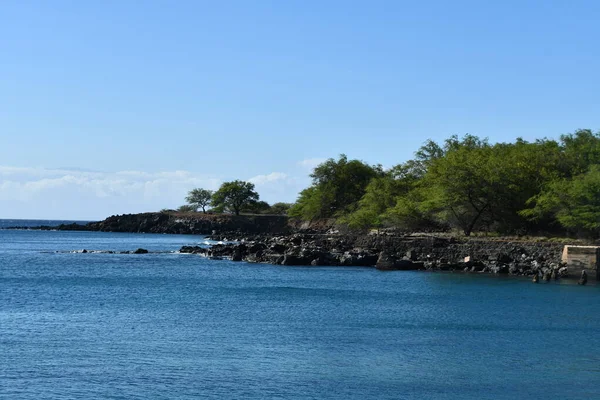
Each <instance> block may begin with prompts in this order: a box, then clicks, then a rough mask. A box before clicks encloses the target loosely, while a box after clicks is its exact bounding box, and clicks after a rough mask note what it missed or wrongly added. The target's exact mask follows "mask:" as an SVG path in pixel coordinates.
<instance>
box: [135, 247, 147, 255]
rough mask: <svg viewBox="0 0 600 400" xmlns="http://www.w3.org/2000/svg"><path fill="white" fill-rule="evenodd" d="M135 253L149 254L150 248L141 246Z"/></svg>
mask: <svg viewBox="0 0 600 400" xmlns="http://www.w3.org/2000/svg"><path fill="white" fill-rule="evenodd" d="M133 254H148V250H146V249H142V248H140V249H137V250H136V251H134V252H133Z"/></svg>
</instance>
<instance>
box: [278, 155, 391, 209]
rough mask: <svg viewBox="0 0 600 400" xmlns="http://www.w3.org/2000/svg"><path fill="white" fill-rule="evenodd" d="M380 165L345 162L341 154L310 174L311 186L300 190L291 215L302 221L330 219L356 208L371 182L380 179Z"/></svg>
mask: <svg viewBox="0 0 600 400" xmlns="http://www.w3.org/2000/svg"><path fill="white" fill-rule="evenodd" d="M382 174H383V170H382V168H381V166H371V165H368V164H366V163H364V162H362V161H359V160H348V158H347V157H346V155H344V154H342V155H340V157H339V158H338V159H337V160H334V159H333V158H330V159H329V160H327V161H325V162H324V163H322V164H320V165H318V166H317V167H316V168H315V169H314V170H313V172H312V174H311V175H310V177H311V178H312V185H311V186H310V187H308V188H307V189H305V190H303V191H302V192H301V193H300V196H299V197H298V201H297V202H296V204H295V205H294V206H293V207H292V208H291V209H290V212H289V214H290V215H291V216H294V217H297V218H302V219H307V220H310V219H314V218H331V217H337V216H341V215H344V214H346V213H348V212H351V211H353V210H354V209H356V207H357V204H358V201H359V200H360V199H361V198H362V196H363V195H364V194H365V191H366V188H367V186H368V185H369V183H370V182H371V179H373V178H375V177H377V176H381V175H382Z"/></svg>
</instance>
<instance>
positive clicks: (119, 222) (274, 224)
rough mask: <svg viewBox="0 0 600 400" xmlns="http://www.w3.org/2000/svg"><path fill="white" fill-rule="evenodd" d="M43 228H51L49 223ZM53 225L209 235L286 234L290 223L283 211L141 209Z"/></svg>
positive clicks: (133, 231)
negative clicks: (233, 212) (244, 212)
mask: <svg viewBox="0 0 600 400" xmlns="http://www.w3.org/2000/svg"><path fill="white" fill-rule="evenodd" d="M40 228H41V229H44V228H49V229H50V227H40ZM51 229H58V230H78V231H82V230H83V231H102V232H132V233H176V234H197V235H210V234H214V233H215V232H218V233H229V234H260V233H273V234H284V233H288V232H289V230H290V227H289V226H288V218H287V217H286V216H280V215H229V214H200V213H194V214H182V213H142V214H124V215H113V216H111V217H108V218H106V219H105V220H103V221H99V222H91V223H89V224H87V225H78V224H69V225H60V226H58V227H52V228H51Z"/></svg>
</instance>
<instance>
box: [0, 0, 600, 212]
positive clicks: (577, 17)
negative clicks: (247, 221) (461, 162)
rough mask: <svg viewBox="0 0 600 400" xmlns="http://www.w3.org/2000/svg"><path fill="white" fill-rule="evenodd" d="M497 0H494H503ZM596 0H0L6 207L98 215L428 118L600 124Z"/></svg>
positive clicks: (282, 183) (289, 164)
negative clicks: (171, 0)
mask: <svg viewBox="0 0 600 400" xmlns="http://www.w3.org/2000/svg"><path fill="white" fill-rule="evenodd" d="M488 3H493V4H488ZM599 20H600V3H599V2H595V1H570V2H567V1H539V2H536V1H502V2H483V1H452V2H450V1H419V2H414V1H413V2H404V1H362V2H358V1H292V0H290V1H275V0H273V1H261V0H257V1H222V2H209V1H200V0H198V1H183V0H179V1H175V2H169V1H143V2H140V1H108V0H107V1H59V0H55V1H52V2H48V1H41V0H40V1H24V0H18V1H11V0H5V1H2V2H0V61H1V62H0V77H1V78H0V138H1V141H0V218H77V219H98V218H103V217H105V216H107V215H109V214H115V213H124V212H141V211H151V210H156V209H160V208H164V207H176V206H178V205H180V204H181V203H182V202H183V196H184V195H185V193H186V192H187V190H189V189H191V188H193V187H196V186H202V187H207V188H211V189H214V188H216V187H218V185H219V184H220V183H221V182H223V181H224V180H231V179H237V178H239V179H246V180H252V181H253V182H255V183H256V185H257V189H258V190H259V193H260V194H261V197H262V198H263V199H265V200H267V201H270V202H275V201H293V200H294V199H295V198H296V195H297V193H298V191H299V190H300V189H302V188H303V187H305V186H306V185H307V184H308V183H309V178H308V174H309V173H310V170H311V167H312V166H314V165H315V163H317V162H318V161H319V160H323V159H325V158H328V157H335V156H337V155H338V154H340V153H346V154H347V155H348V156H349V157H351V158H359V159H362V160H364V161H367V162H369V163H381V164H383V165H384V166H392V165H394V164H397V163H399V162H402V161H404V160H406V159H408V158H410V157H411V156H412V153H413V152H414V151H415V150H416V149H417V148H418V147H419V145H420V144H421V143H422V142H424V141H425V140H426V139H428V138H432V139H434V140H443V139H444V138H446V137H448V136H449V135H452V134H459V135H462V134H465V133H471V134H476V135H480V136H483V137H488V138H489V139H490V140H491V141H494V142H495V141H511V140H514V139H515V138H516V137H524V138H525V139H529V140H532V139H535V138H540V137H558V136H559V135H560V134H562V133H568V132H572V131H574V130H576V129H578V128H591V129H594V130H597V129H599V128H600V112H599V110H600V97H599V95H598V93H600V90H599V89H600V79H599V78H598V65H599V64H600V63H599V61H600V52H599V51H598V50H599V48H598V46H599V45H598V43H600V34H599V33H598V28H597V22H598V21H599Z"/></svg>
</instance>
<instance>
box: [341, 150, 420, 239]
mask: <svg viewBox="0 0 600 400" xmlns="http://www.w3.org/2000/svg"><path fill="white" fill-rule="evenodd" d="M422 167H423V166H422V164H417V163H415V162H413V161H409V162H407V163H404V164H400V165H396V166H395V167H393V168H391V169H390V170H389V171H386V172H385V173H383V174H382V175H381V176H376V177H375V178H373V179H371V181H370V182H369V184H368V185H367V188H366V190H365V194H364V196H363V197H362V198H361V199H360V201H359V202H358V208H357V209H356V211H354V212H352V213H350V214H349V215H347V216H346V217H343V218H342V222H345V223H347V224H348V226H350V227H351V228H357V229H365V228H373V227H374V228H379V227H382V226H384V225H385V224H386V222H389V220H390V218H389V215H388V214H387V212H388V210H390V209H391V208H392V207H394V206H395V205H396V203H397V201H398V198H399V197H401V196H406V195H407V194H408V193H409V192H410V191H411V190H413V189H414V186H415V184H416V183H417V182H418V180H419V176H420V174H421V171H422Z"/></svg>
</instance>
